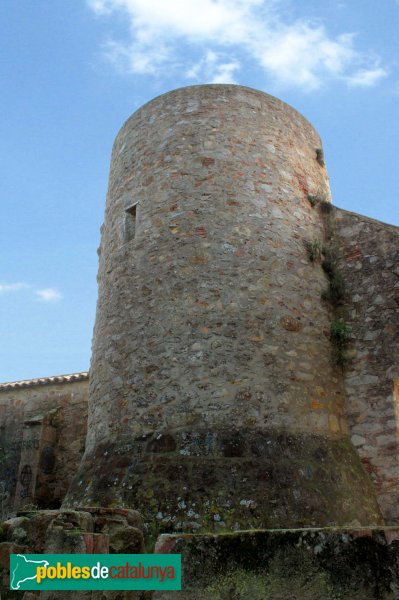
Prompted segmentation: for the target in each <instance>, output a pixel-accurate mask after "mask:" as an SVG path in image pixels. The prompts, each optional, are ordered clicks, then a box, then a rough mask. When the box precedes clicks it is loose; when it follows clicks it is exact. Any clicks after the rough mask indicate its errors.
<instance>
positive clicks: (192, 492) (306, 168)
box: [66, 85, 380, 531]
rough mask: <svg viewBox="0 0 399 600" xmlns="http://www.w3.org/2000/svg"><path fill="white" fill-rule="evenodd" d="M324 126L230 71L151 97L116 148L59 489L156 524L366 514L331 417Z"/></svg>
mask: <svg viewBox="0 0 399 600" xmlns="http://www.w3.org/2000/svg"><path fill="white" fill-rule="evenodd" d="M309 194H312V195H320V196H322V197H323V198H324V199H325V200H329V198H330V191H329V186H328V177H327V173H326V169H325V166H324V161H323V159H322V150H321V141H320V138H319V136H318V134H317V132H316V131H315V130H314V128H313V127H312V126H311V125H310V124H309V123H308V121H306V119H304V118H303V117H302V116H301V115H300V114H299V113H298V112H297V111H295V110H294V109H293V108H291V107H290V106H288V105H286V104H285V103H283V102H281V101H280V100H278V99H277V98H274V97H272V96H269V95H267V94H264V93H262V92H258V91H256V90H252V89H249V88H243V87H240V86H232V85H208V86H193V87H191V88H184V89H180V90H175V91H173V92H170V93H168V94H165V95H163V96H160V97H159V98H156V99H155V100H153V101H151V102H149V103H148V104H146V105H145V106H144V107H142V108H141V109H140V110H138V111H137V112H136V113H135V114H134V115H133V116H132V117H131V118H130V119H129V120H128V121H127V122H126V124H125V125H124V126H123V128H122V129H121V131H120V133H119V135H118V137H117V139H116V141H115V144H114V148H113V153H112V162H111V171H110V180H109V190H108V197H107V205H106V212H105V221H104V226H103V228H102V239H101V246H100V266H99V275H98V281H99V298H98V305H97V315H96V325H95V331H94V339H93V356H92V364H91V370H90V373H91V383H90V400H89V426H88V438H87V448H86V454H85V458H84V460H83V462H82V465H81V468H80V470H79V472H78V474H77V477H76V478H75V480H74V483H73V485H72V487H71V491H70V494H68V497H67V500H66V505H69V506H71V505H74V504H80V505H82V504H85V505H87V504H90V502H93V501H95V502H101V503H102V504H103V505H105V506H113V505H119V504H122V505H124V506H127V507H132V508H137V509H138V510H142V511H143V513H144V514H145V517H146V519H148V520H149V521H150V520H152V522H154V521H157V522H158V523H159V525H160V527H161V528H163V529H164V530H165V528H166V529H169V530H170V529H178V530H190V531H191V530H197V529H198V528H201V527H204V528H206V529H208V530H209V528H211V529H212V528H216V529H218V528H219V529H220V528H227V529H231V528H241V529H242V528H246V527H249V526H250V527H267V526H290V525H291V526H294V525H298V526H299V525H303V526H306V525H310V524H316V525H322V524H330V523H350V522H354V521H355V520H357V521H358V522H361V523H367V524H370V523H372V522H376V521H379V519H380V515H379V513H378V508H377V505H376V502H375V497H374V494H373V490H372V488H371V482H370V481H369V479H368V477H367V475H366V473H365V472H364V471H363V470H362V467H361V464H360V461H359V459H358V457H357V456H356V453H355V452H354V450H353V448H352V447H351V446H350V444H349V440H348V437H347V424H346V419H345V416H344V406H345V395H344V389H343V382H342V374H341V372H340V370H339V369H337V368H336V366H335V365H334V364H333V361H332V359H331V348H330V339H329V328H330V322H331V315H330V310H329V307H328V306H326V304H325V303H323V302H322V301H321V292H322V290H323V289H324V288H325V286H326V276H325V274H324V272H323V270H322V268H321V266H320V264H315V263H312V262H311V261H310V260H309V256H308V252H307V242H309V241H312V240H314V239H318V238H320V236H321V235H322V232H323V221H322V218H321V216H320V214H319V212H318V211H317V210H313V209H312V207H311V205H310V203H309V200H308V195H309Z"/></svg>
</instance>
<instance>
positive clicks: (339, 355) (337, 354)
mask: <svg viewBox="0 0 399 600" xmlns="http://www.w3.org/2000/svg"><path fill="white" fill-rule="evenodd" d="M350 336H351V329H350V327H349V326H348V325H347V324H346V323H345V321H344V320H343V319H338V320H337V321H333V322H332V323H331V327H330V338H331V341H332V343H333V345H334V358H335V362H336V363H337V364H338V365H340V366H341V367H343V366H344V365H345V364H346V363H347V355H346V350H347V347H348V343H349V339H350Z"/></svg>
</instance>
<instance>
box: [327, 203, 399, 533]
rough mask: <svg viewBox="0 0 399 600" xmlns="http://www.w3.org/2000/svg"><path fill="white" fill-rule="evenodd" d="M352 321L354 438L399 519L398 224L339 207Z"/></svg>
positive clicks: (392, 517)
mask: <svg viewBox="0 0 399 600" xmlns="http://www.w3.org/2000/svg"><path fill="white" fill-rule="evenodd" d="M333 219H334V225H333V227H334V229H335V234H336V236H337V240H338V243H339V246H340V254H341V258H340V261H339V268H340V270H341V272H342V275H343V278H344V281H345V294H346V309H347V311H346V314H347V316H346V319H347V322H348V325H349V326H350V328H351V345H350V353H349V359H350V360H349V364H348V367H347V369H346V377H345V383H346V392H347V415H348V419H349V425H350V430H351V441H352V443H353V445H354V446H355V447H356V449H357V451H358V453H359V455H360V457H361V459H362V462H363V465H364V466H365V468H366V469H367V470H368V472H369V473H370V474H371V476H372V478H373V480H374V482H375V485H376V488H377V490H378V501H379V503H380V506H381V509H382V511H383V514H384V516H385V518H386V520H387V522H388V523H397V522H398V519H399V501H398V500H399V387H398V385H399V358H398V357H399V229H398V228H397V227H394V226H392V225H386V224H385V223H380V222H378V221H374V220H373V219H369V218H367V217H363V216H361V215H357V214H354V213H351V212H347V211H344V210H340V209H334V211H333Z"/></svg>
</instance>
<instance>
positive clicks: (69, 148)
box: [0, 0, 399, 381]
mask: <svg viewBox="0 0 399 600" xmlns="http://www.w3.org/2000/svg"><path fill="white" fill-rule="evenodd" d="M398 30H399V1H398V0H383V1H382V2H377V1H376V0H373V1H372V0H347V1H345V0H337V1H335V0H328V1H327V0H324V1H320V0H317V1H316V0H301V1H300V2H298V1H294V0H245V1H244V0H69V1H68V2H65V0H34V1H31V0H18V1H15V0H2V2H1V3H0V56H1V61H0V84H1V94H0V103H1V136H0V158H1V179H0V228H1V229H0V381H12V380H17V379H28V378H32V377H40V376H46V375H55V374H61V373H71V372H75V371H82V370H86V369H88V367H89V361H90V343H91V335H92V328H93V323H94V315H95V303H96V297H97V285H96V272H97V254H96V248H97V246H98V243H99V228H100V225H101V223H102V218H103V211H104V201H105V194H106V187H107V178H108V167H109V158H110V152H111V147H112V143H113V139H114V137H115V135H116V133H117V132H118V129H119V128H120V127H121V125H122V124H123V122H124V121H125V120H126V119H127V117H128V116H129V115H130V114H131V113H132V112H134V110H136V109H137V108H139V107H140V106H141V105H142V104H143V103H144V102H146V101H147V100H149V99H151V98H153V97H154V96H157V95H158V94H161V93H163V92H166V91H168V90H171V89H174V88H177V87H180V86H184V85H191V84H199V83H211V82H218V83H238V84H242V85H247V86H251V87H254V88H257V89H260V90H264V91H266V92H268V93H271V94H274V95H276V96H278V97H280V98H282V99H283V100H285V101H286V102H288V103H289V104H291V105H293V106H294V107H295V108H297V109H298V110H299V111H300V112H302V113H303V114H304V115H305V116H306V117H307V118H308V119H309V120H310V121H311V122H312V123H313V125H315V127H316V128H317V129H318V131H319V133H320V135H321V137H322V139H323V143H324V150H325V155H326V162H327V167H328V171H329V174H330V179H331V187H332V192H333V201H334V203H335V204H337V205H338V206H340V207H342V208H345V209H347V210H353V211H355V212H359V213H362V214H365V215H368V216H370V217H373V218H376V219H379V220H381V221H385V222H389V223H394V224H396V225H399V210H398V199H399V163H398V154H399V153H398V140H399V64H398V61H399V52H398V43H399V42H398V33H397V32H398Z"/></svg>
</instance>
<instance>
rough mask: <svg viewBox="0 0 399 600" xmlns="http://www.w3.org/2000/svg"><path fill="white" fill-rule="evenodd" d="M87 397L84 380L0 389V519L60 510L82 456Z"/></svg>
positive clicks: (84, 376) (69, 378) (80, 377)
mask: <svg viewBox="0 0 399 600" xmlns="http://www.w3.org/2000/svg"><path fill="white" fill-rule="evenodd" d="M57 381H58V383H57ZM87 396H88V380H87V374H77V375H75V376H66V377H60V378H57V377H51V378H48V379H47V383H40V382H38V381H37V380H33V381H31V382H17V383H14V384H0V510H1V518H6V517H7V516H9V515H10V514H13V513H15V512H16V511H17V510H20V509H22V508H23V507H24V506H27V505H32V504H33V505H36V506H38V507H39V508H57V507H59V506H60V505H61V502H62V500H63V499H64V496H65V494H66V491H67V489H68V486H69V484H70V481H71V479H72V476H73V475H74V473H75V472H76V469H77V467H78V464H79V462H80V459H81V456H82V453H83V450H84V444H85V437H86V429H87Z"/></svg>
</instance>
